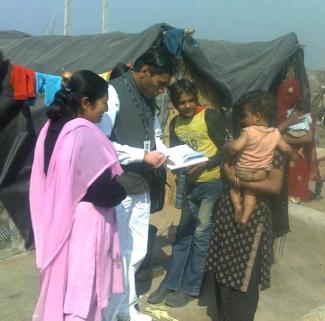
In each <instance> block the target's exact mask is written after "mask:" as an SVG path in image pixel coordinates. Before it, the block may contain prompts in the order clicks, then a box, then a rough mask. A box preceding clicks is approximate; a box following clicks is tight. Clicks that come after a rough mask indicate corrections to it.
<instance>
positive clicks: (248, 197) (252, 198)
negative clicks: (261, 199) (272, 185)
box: [240, 190, 256, 227]
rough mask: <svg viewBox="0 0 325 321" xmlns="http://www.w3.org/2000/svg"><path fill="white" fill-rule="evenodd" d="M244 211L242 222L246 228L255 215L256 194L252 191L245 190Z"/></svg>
mask: <svg viewBox="0 0 325 321" xmlns="http://www.w3.org/2000/svg"><path fill="white" fill-rule="evenodd" d="M243 194H244V196H243V197H244V209H243V215H242V217H241V220H240V224H241V226H242V227H245V226H246V225H247V223H248V221H249V219H250V217H251V215H252V213H253V210H254V207H255V205H256V194H255V193H254V192H252V191H248V190H244V192H243Z"/></svg>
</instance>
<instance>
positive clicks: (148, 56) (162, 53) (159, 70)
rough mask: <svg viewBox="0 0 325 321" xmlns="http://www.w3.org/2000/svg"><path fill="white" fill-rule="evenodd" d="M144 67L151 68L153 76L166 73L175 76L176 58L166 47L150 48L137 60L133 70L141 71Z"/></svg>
mask: <svg viewBox="0 0 325 321" xmlns="http://www.w3.org/2000/svg"><path fill="white" fill-rule="evenodd" d="M144 65H148V66H149V67H150V72H151V74H152V75H157V74H158V75H160V74H164V73H167V74H169V75H174V74H175V73H176V69H177V62H176V58H175V57H174V56H173V55H172V54H171V53H170V52H169V51H168V49H166V48H164V47H158V48H150V49H149V50H148V51H146V52H145V53H144V54H142V55H141V56H140V57H139V58H137V60H136V61H135V63H134V65H133V70H134V71H140V69H141V67H142V66H144Z"/></svg>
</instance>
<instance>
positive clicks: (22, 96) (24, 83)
mask: <svg viewBox="0 0 325 321" xmlns="http://www.w3.org/2000/svg"><path fill="white" fill-rule="evenodd" d="M10 85H11V87H12V89H13V94H14V99H15V100H27V99H29V98H34V97H35V96H36V93H35V72H34V71H33V70H30V69H27V68H26V67H24V66H19V65H16V64H13V65H12V66H11V74H10Z"/></svg>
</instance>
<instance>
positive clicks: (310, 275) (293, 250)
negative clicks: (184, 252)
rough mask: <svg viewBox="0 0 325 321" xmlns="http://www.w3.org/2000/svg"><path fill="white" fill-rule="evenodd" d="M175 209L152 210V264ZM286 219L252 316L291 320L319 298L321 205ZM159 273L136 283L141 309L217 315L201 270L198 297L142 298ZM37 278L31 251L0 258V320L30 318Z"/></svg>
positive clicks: (323, 264)
mask: <svg viewBox="0 0 325 321" xmlns="http://www.w3.org/2000/svg"><path fill="white" fill-rule="evenodd" d="M179 214H180V213H179V211H178V210H175V209H174V208H172V207H167V208H166V209H165V210H164V211H163V212H161V213H158V214H155V215H153V216H152V220H151V223H152V224H154V225H155V226H157V227H158V236H157V239H156V242H155V248H154V254H153V260H152V263H153V264H156V263H159V264H162V265H163V266H164V267H165V266H166V264H167V262H168V259H169V256H170V253H171V242H172V241H173V237H174V235H175V230H176V225H177V223H178V220H179ZM290 222H291V233H289V234H288V236H287V239H286V242H285V247H284V252H283V253H282V255H281V253H279V251H278V252H277V255H276V261H275V264H274V266H273V267H272V277H271V288H270V289H268V290H266V291H263V292H262V293H261V296H260V303H259V306H258V311H257V314H256V319H255V320H256V321H274V320H277V321H297V320H299V319H300V318H301V317H302V316H303V315H304V314H306V313H307V312H308V311H310V310H312V309H314V308H316V307H318V306H321V305H324V304H325V299H324V289H325V287H324V284H325V256H324V249H323V246H324V244H325V233H324V231H325V211H323V212H320V211H317V210H314V209H312V208H309V207H305V206H301V205H293V204H291V205H290ZM278 248H279V247H278ZM162 278H163V276H160V277H157V278H154V279H152V280H150V281H147V282H139V283H138V292H139V294H140V306H141V310H142V311H144V312H146V313H148V314H151V315H152V316H153V319H154V320H155V321H158V320H163V321H177V320H178V321H189V320H198V321H211V320H213V321H217V317H216V306H215V297H214V289H213V279H212V276H211V275H206V278H205V282H204V287H203V291H202V296H201V297H200V299H199V300H194V301H192V302H191V303H190V304H188V305H187V306H186V307H185V308H168V307H167V306H164V305H163V304H161V305H157V306H154V305H149V304H147V303H146V298H147V296H148V295H149V294H150V293H151V292H152V291H154V290H155V289H156V288H157V287H158V285H159V283H160V281H161V280H162ZM38 283H39V277H38V272H37V270H36V267H35V255H34V251H31V252H27V253H23V254H19V255H16V256H13V257H11V258H9V259H6V260H3V261H0V288H1V291H0V311H1V315H0V320H1V321H30V320H31V315H32V312H33V309H34V306H35V302H36V299H37V295H38Z"/></svg>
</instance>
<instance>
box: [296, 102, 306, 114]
mask: <svg viewBox="0 0 325 321" xmlns="http://www.w3.org/2000/svg"><path fill="white" fill-rule="evenodd" d="M294 109H295V110H298V111H303V112H305V113H310V104H309V103H308V102H307V101H306V100H300V101H298V102H297V103H296V104H295V106H294Z"/></svg>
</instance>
